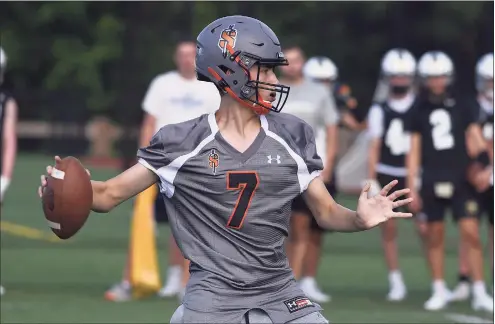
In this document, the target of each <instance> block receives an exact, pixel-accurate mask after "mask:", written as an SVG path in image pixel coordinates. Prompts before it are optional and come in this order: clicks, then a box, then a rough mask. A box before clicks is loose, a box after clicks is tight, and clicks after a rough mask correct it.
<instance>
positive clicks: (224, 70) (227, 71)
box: [218, 65, 235, 75]
mask: <svg viewBox="0 0 495 324" xmlns="http://www.w3.org/2000/svg"><path fill="white" fill-rule="evenodd" d="M218 68H219V69H220V70H222V72H223V73H225V74H226V75H231V74H234V73H235V72H234V71H232V70H231V69H229V68H228V67H226V66H225V65H219V66H218Z"/></svg>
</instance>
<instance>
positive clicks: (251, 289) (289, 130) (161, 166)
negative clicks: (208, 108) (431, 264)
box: [39, 16, 412, 323]
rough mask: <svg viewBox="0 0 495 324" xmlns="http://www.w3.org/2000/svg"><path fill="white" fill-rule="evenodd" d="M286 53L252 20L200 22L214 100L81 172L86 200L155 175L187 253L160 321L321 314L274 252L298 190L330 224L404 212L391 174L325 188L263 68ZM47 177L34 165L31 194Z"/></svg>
mask: <svg viewBox="0 0 495 324" xmlns="http://www.w3.org/2000/svg"><path fill="white" fill-rule="evenodd" d="M286 64H288V62H287V60H286V59H285V57H284V55H283V53H282V50H281V47H280V41H279V40H278V38H277V36H276V35H275V33H274V32H273V31H272V30H271V29H270V28H269V27H268V26H267V25H265V24H264V23H263V22H261V21H259V20H256V19H253V18H250V17H244V16H229V17H223V18H220V19H217V20H215V21H214V22H212V23H210V24H209V25H208V26H206V27H205V29H203V31H202V32H201V33H200V34H199V36H198V38H197V51H196V70H197V73H198V78H199V79H200V80H204V81H207V82H212V83H214V84H215V85H216V86H217V87H218V90H219V91H220V92H221V94H222V99H221V103H220V107H219V109H218V111H217V112H216V113H212V114H208V115H203V116H201V117H198V118H195V119H192V120H189V121H186V122H183V123H179V124H171V125H167V126H165V127H163V128H161V129H160V131H158V133H156V134H155V135H154V136H153V139H152V140H151V143H150V145H149V146H148V147H145V148H142V149H140V150H139V151H138V158H139V162H138V163H137V164H136V165H135V166H133V167H131V168H130V169H128V170H127V171H124V172H123V173H121V174H119V175H118V176H116V177H114V178H112V179H110V180H107V181H92V185H93V207H92V209H93V210H94V211H96V212H108V211H109V210H111V209H112V208H114V207H115V206H117V205H118V204H120V203H122V202H123V201H125V200H126V199H129V198H131V197H133V196H134V195H136V194H137V193H139V192H141V191H143V190H145V189H146V188H148V187H149V186H152V185H154V184H155V183H157V182H158V183H159V185H160V191H161V193H162V196H163V198H164V201H165V205H166V209H167V213H168V216H169V218H170V224H171V226H172V231H173V233H174V237H175V238H176V240H177V244H178V246H179V248H180V249H181V251H182V253H183V255H184V256H185V258H186V259H188V260H190V261H191V267H190V274H191V275H190V279H189V282H188V284H187V288H186V293H185V296H184V298H183V303H182V305H181V306H179V307H178V309H177V310H176V311H175V313H174V315H173V316H172V319H171V321H170V322H171V323H328V321H327V320H326V319H325V318H324V317H323V315H322V314H321V307H320V306H319V305H318V304H316V303H313V302H312V301H311V300H309V299H308V298H307V297H306V296H305V295H304V293H303V292H302V290H301V289H300V288H299V287H298V285H297V283H296V281H295V280H294V275H293V273H292V270H291V268H290V267H289V263H288V260H287V256H286V254H285V248H284V242H285V238H286V237H287V233H288V230H289V218H290V213H291V204H292V200H293V199H294V198H295V197H296V196H298V195H299V194H301V193H303V194H304V199H305V200H306V202H307V204H308V206H309V208H310V209H311V211H312V213H313V215H314V216H315V217H316V220H317V221H318V224H319V225H320V226H322V227H323V228H326V229H333V230H335V231H340V232H355V231H362V230H367V229H371V228H373V227H376V226H378V225H380V224H381V223H383V222H385V221H387V220H389V219H390V218H396V217H411V216H412V215H411V214H410V213H401V212H395V211H393V209H395V208H398V207H401V206H404V205H406V204H408V203H410V202H411V201H412V198H405V199H400V200H397V198H399V197H401V196H403V195H404V194H407V193H408V192H409V190H408V189H403V190H397V191H394V192H393V193H391V194H389V193H390V191H391V189H392V188H393V187H394V186H395V185H396V184H397V181H396V180H394V181H392V182H391V183H389V184H388V185H386V186H385V187H384V188H383V189H382V191H381V192H380V194H379V195H377V196H374V197H372V198H369V197H368V191H369V185H366V186H365V187H364V188H363V190H362V192H361V195H360V196H359V200H358V205H357V210H356V211H353V210H350V209H347V208H345V207H343V206H341V205H339V204H337V203H336V202H335V201H334V200H333V199H332V197H331V196H330V194H329V193H328V191H327V189H326V187H325V185H324V183H323V181H322V179H321V178H320V176H319V175H320V172H321V171H322V169H323V164H322V161H321V159H320V158H319V157H318V154H317V153H316V146H315V142H314V136H313V131H312V129H311V127H310V126H309V125H308V124H306V123H305V122H304V121H302V120H301V119H299V118H297V117H294V116H292V115H289V114H283V113H280V111H281V110H282V108H283V106H284V103H285V100H286V98H287V96H288V94H289V88H288V87H287V86H285V85H282V84H280V83H279V82H278V79H277V77H276V74H275V71H274V70H275V69H276V68H277V67H279V66H281V65H286ZM277 97H278V98H277ZM56 159H59V157H56ZM47 172H48V174H50V173H51V172H52V167H51V166H49V167H47ZM46 183H47V182H46V176H42V180H41V187H40V188H39V195H40V197H41V196H42V193H43V188H44V187H45V186H46Z"/></svg>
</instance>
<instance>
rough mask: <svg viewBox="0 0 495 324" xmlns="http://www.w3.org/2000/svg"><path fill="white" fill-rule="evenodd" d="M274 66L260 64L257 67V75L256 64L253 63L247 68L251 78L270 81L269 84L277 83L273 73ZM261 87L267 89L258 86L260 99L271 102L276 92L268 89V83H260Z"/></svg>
mask: <svg viewBox="0 0 495 324" xmlns="http://www.w3.org/2000/svg"><path fill="white" fill-rule="evenodd" d="M275 69H276V67H273V66H265V65H261V66H260V67H259V75H258V65H254V66H253V67H252V68H251V70H249V74H250V78H251V80H256V79H258V81H259V82H264V83H270V84H278V83H279V82H278V78H277V75H276V74H275ZM260 86H261V87H265V88H267V89H261V88H258V95H259V96H260V97H261V99H262V100H265V101H269V102H273V101H275V99H276V97H277V93H276V92H275V91H273V89H272V90H270V89H269V88H270V86H268V85H260ZM251 99H253V100H255V99H256V95H254V96H253V98H251Z"/></svg>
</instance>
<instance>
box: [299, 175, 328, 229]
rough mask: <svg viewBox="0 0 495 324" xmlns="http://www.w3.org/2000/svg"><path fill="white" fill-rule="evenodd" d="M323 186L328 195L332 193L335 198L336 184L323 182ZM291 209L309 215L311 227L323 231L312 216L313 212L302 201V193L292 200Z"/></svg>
mask: <svg viewBox="0 0 495 324" xmlns="http://www.w3.org/2000/svg"><path fill="white" fill-rule="evenodd" d="M325 187H327V190H328V192H329V193H330V195H332V197H334V198H335V194H336V193H337V186H336V185H335V182H333V181H332V182H331V183H329V184H325ZM292 210H293V211H296V212H300V213H305V214H307V215H308V216H309V217H311V229H315V230H320V231H325V229H323V228H321V227H320V225H318V223H317V222H316V219H315V218H314V217H313V214H312V213H311V210H310V209H309V207H308V205H307V204H306V202H305V201H304V198H303V197H302V195H299V196H297V197H296V198H294V200H293V201H292Z"/></svg>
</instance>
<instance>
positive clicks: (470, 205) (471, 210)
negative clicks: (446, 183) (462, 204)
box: [466, 200, 478, 215]
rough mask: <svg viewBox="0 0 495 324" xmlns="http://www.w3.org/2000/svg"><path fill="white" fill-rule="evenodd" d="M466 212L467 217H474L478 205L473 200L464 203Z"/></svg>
mask: <svg viewBox="0 0 495 324" xmlns="http://www.w3.org/2000/svg"><path fill="white" fill-rule="evenodd" d="M466 212H467V213H468V214H469V215H474V214H476V213H477V212H478V203H477V202H476V201H475V200H468V201H466Z"/></svg>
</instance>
